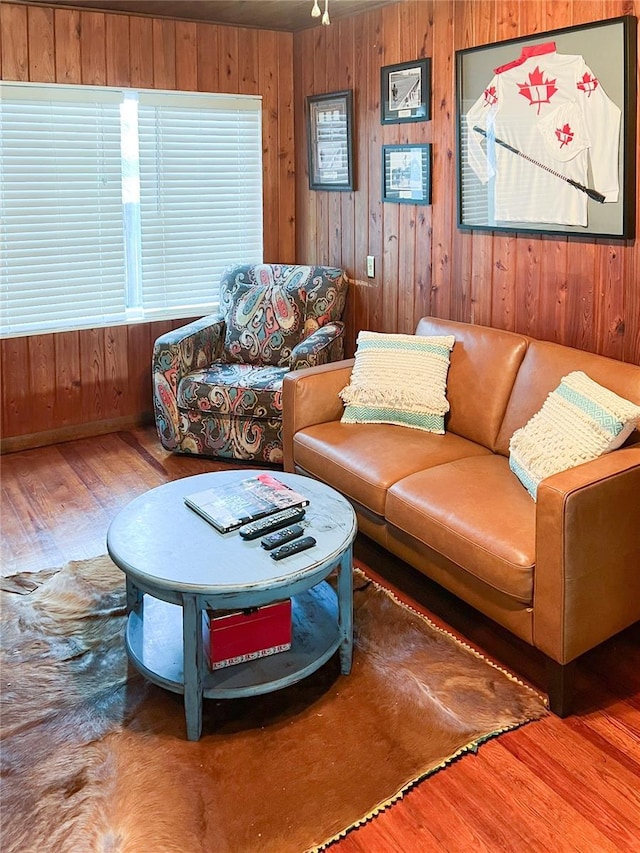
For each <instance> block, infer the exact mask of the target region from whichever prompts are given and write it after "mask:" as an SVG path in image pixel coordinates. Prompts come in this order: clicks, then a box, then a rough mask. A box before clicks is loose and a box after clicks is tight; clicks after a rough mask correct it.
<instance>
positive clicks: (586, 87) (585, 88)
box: [576, 71, 598, 98]
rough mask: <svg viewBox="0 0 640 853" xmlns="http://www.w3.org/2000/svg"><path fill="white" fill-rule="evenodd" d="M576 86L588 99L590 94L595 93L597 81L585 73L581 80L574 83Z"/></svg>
mask: <svg viewBox="0 0 640 853" xmlns="http://www.w3.org/2000/svg"><path fill="white" fill-rule="evenodd" d="M576 86H577V87H578V89H580V91H581V92H586V94H587V97H588V98H590V97H591V93H592V92H595V90H596V89H597V88H598V80H597V78H596V77H592V76H591V74H589V72H588V71H585V72H584V74H583V75H582V80H580V81H579V82H578V83H576Z"/></svg>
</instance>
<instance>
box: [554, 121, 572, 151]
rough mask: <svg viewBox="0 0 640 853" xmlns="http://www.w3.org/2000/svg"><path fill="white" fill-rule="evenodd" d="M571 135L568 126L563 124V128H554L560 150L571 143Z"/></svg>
mask: <svg viewBox="0 0 640 853" xmlns="http://www.w3.org/2000/svg"><path fill="white" fill-rule="evenodd" d="M573 135H574V134H573V131H572V130H571V127H570V126H569V125H568V124H565V125H564V126H563V127H558V128H556V137H557V139H558V142H559V143H560V148H564V146H565V145H568V144H569V143H570V142H573Z"/></svg>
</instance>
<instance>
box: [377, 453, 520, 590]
mask: <svg viewBox="0 0 640 853" xmlns="http://www.w3.org/2000/svg"><path fill="white" fill-rule="evenodd" d="M385 514H386V518H387V521H388V522H389V523H390V524H393V525H394V526H395V527H398V528H399V529H400V530H403V531H405V532H407V533H410V534H411V535H412V536H413V537H414V538H415V539H418V540H419V541H420V542H423V543H424V544H425V545H427V546H428V547H430V548H432V549H433V550H434V551H437V552H438V553H440V554H442V555H444V556H445V557H447V558H448V559H449V560H451V561H452V562H454V563H456V564H457V565H459V566H461V567H462V568H463V569H465V570H466V571H467V572H469V573H470V574H472V575H475V576H476V577H477V578H479V579H480V580H482V581H484V583H486V584H489V585H490V586H492V587H493V588H494V589H496V590H499V591H500V592H503V593H505V594H506V595H509V596H511V597H513V598H515V599H517V600H518V601H520V602H523V603H525V604H530V603H531V602H532V597H533V572H534V566H535V523H536V521H535V519H536V512H535V504H534V503H533V501H532V500H531V499H530V498H529V495H528V494H527V493H526V491H525V490H524V489H523V488H522V486H521V485H520V483H519V481H518V479H517V478H516V477H515V476H514V475H513V473H512V472H511V471H510V470H509V463H508V460H507V459H505V458H504V457H503V456H497V455H494V454H489V455H485V456H474V457H467V458H465V459H457V460H455V461H452V462H448V463H447V464H445V465H438V466H437V467H434V468H429V469H427V470H424V471H419V472H417V473H415V474H412V475H410V476H408V477H405V478H403V479H401V480H397V481H396V482H395V483H394V484H393V485H392V486H391V487H390V489H389V493H388V495H387V505H386V513H385Z"/></svg>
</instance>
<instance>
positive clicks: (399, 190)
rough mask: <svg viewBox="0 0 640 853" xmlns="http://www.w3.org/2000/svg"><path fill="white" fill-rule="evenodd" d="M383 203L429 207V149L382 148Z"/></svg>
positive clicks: (386, 146) (390, 146) (400, 146)
mask: <svg viewBox="0 0 640 853" xmlns="http://www.w3.org/2000/svg"><path fill="white" fill-rule="evenodd" d="M382 201H392V202H397V203H398V204H431V146H430V145H383V146H382Z"/></svg>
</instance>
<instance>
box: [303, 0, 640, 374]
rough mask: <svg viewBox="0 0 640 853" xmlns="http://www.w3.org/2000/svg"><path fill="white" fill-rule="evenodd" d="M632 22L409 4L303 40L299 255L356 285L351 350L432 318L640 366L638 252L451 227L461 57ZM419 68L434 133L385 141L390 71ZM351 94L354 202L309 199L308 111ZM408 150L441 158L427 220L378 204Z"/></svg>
mask: <svg viewBox="0 0 640 853" xmlns="http://www.w3.org/2000/svg"><path fill="white" fill-rule="evenodd" d="M624 14H635V15H640V2H639V0H626V2H625V0H537V1H536V2H529V0H469V1H468V2H453V0H406V2H401V3H398V4H396V5H392V6H388V7H385V8H382V9H379V10H375V11H371V12H367V13H365V14H363V15H360V16H358V17H357V18H352V19H349V20H345V21H336V22H335V23H334V24H332V25H331V27H328V28H323V27H318V28H315V29H310V30H306V31H304V32H302V33H299V34H296V36H295V41H294V69H295V75H294V79H295V87H296V88H295V108H296V109H295V114H296V139H297V140H298V146H297V159H296V171H297V175H298V179H297V190H296V199H297V255H298V259H299V260H307V261H308V262H313V263H332V264H336V265H338V266H343V267H345V268H346V269H347V270H348V272H349V273H350V275H351V276H352V278H353V279H354V280H355V283H354V284H353V286H352V292H351V294H350V302H349V317H348V323H349V332H350V343H351V346H353V342H354V340H355V333H356V332H357V331H358V330H359V329H363V328H364V329H371V330H376V331H387V332H412V331H414V329H415V325H416V321H417V320H418V318H419V317H420V316H422V315H425V314H432V315H435V316H439V317H445V318H450V319H456V320H464V321H470V322H474V323H480V324H485V325H489V326H495V327H498V328H502V329H510V330H516V331H519V332H524V333H526V334H531V335H533V336H534V337H539V338H543V339H547V340H552V341H557V342H560V343H563V344H568V345H570V346H575V347H579V348H582V349H585V350H590V351H593V352H598V353H602V354H604V355H607V356H611V357H614V358H618V359H622V360H625V361H630V362H634V363H636V364H638V363H640V247H639V245H638V241H622V240H620V241H615V242H610V241H608V240H604V239H597V240H585V239H584V238H578V239H575V238H573V239H570V238H567V237H557V236H553V237H545V236H538V235H533V236H532V235H523V234H520V235H518V234H516V233H510V232H509V233H506V232H480V231H478V232H462V231H460V230H459V229H458V228H457V226H456V216H457V214H456V164H455V51H456V50H460V49H464V48H467V47H473V46H476V45H481V44H488V43H491V42H494V41H502V40H505V39H509V38H518V37H520V36H526V35H528V34H531V33H541V32H546V31H548V30H552V29H558V28H561V27H568V26H577V25H580V24H583V23H587V22H590V21H597V20H604V19H607V18H613V17H617V16H619V15H624ZM420 56H429V57H432V80H433V83H432V119H431V121H429V122H419V123H415V124H404V125H387V126H385V127H383V126H382V125H381V124H380V68H381V66H383V65H390V64H392V63H395V62H404V61H407V60H412V59H415V58H417V57H420ZM349 88H350V89H353V91H354V105H355V106H354V131H355V152H356V154H355V161H356V162H355V166H356V169H355V174H356V190H355V191H354V192H352V193H338V192H332V193H327V192H311V191H309V189H308V180H307V171H308V170H307V160H306V157H307V153H306V147H305V146H306V131H305V121H304V98H305V96H306V95H309V94H319V93H322V92H331V91H337V90H341V89H349ZM638 138H639V140H640V133H639V136H638ZM406 142H431V143H432V144H433V181H432V183H433V203H432V205H431V206H427V207H417V206H416V207H414V206H410V205H397V204H384V205H383V204H381V202H380V196H381V167H380V160H381V146H382V145H383V144H384V143H406ZM638 174H639V175H640V164H639V168H638ZM638 204H639V205H640V198H639V199H638ZM638 227H639V228H640V213H639V215H638ZM367 254H372V255H374V256H375V258H376V276H375V278H374V279H368V278H367V276H366V264H365V258H366V255H367Z"/></svg>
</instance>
